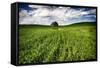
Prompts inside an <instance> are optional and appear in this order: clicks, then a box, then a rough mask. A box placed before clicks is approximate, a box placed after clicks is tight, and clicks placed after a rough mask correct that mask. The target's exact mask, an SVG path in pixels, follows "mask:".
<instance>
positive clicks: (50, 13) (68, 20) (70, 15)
mask: <svg viewBox="0 0 100 68" xmlns="http://www.w3.org/2000/svg"><path fill="white" fill-rule="evenodd" d="M55 21H56V22H58V24H59V25H68V24H73V23H77V22H94V21H96V9H94V8H80V7H62V6H46V5H45V6H43V5H29V4H20V5H19V24H40V25H50V24H51V23H52V22H55Z"/></svg>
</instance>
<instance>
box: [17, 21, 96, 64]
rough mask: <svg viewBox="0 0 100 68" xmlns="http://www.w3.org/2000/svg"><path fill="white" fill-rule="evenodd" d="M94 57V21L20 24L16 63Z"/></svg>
mask: <svg viewBox="0 0 100 68" xmlns="http://www.w3.org/2000/svg"><path fill="white" fill-rule="evenodd" d="M95 59H96V24H93V23H81V24H73V25H69V26H58V27H51V26H38V25H19V64H30V63H33V64H34V63H49V62H67V61H84V60H95Z"/></svg>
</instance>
